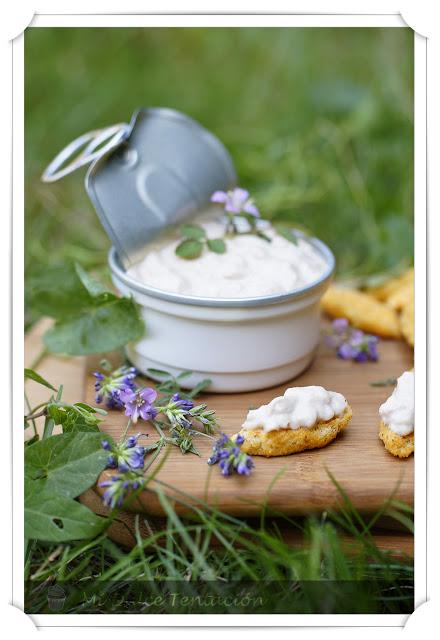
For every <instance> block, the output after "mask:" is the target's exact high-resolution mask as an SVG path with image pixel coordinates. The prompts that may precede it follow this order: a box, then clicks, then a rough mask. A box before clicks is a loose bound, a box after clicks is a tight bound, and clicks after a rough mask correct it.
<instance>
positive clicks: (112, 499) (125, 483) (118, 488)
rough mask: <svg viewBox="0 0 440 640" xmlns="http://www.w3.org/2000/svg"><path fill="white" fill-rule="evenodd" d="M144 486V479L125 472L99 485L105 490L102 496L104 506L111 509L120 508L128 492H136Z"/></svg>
mask: <svg viewBox="0 0 440 640" xmlns="http://www.w3.org/2000/svg"><path fill="white" fill-rule="evenodd" d="M143 484H144V478H143V477H142V476H139V475H138V474H136V473H134V472H130V471H129V472H127V473H124V474H119V475H117V476H112V477H111V478H110V480H105V481H104V482H101V483H100V484H99V486H100V487H102V488H104V489H106V491H104V494H103V496H102V499H103V501H104V504H105V505H106V506H107V507H110V508H111V509H114V508H115V507H121V506H122V504H123V502H124V499H125V498H126V497H127V494H128V493H129V492H130V491H136V490H137V489H139V488H140V487H142V486H143Z"/></svg>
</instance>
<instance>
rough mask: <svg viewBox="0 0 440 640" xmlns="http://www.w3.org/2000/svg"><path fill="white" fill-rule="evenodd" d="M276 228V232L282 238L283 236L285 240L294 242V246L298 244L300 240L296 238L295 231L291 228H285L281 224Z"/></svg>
mask: <svg viewBox="0 0 440 640" xmlns="http://www.w3.org/2000/svg"><path fill="white" fill-rule="evenodd" d="M274 226H275V230H276V231H277V233H278V234H279V235H280V236H283V238H285V239H286V240H288V241H289V242H292V244H298V238H297V237H296V235H295V232H294V230H293V229H291V228H290V227H285V226H284V225H281V224H276V225H274Z"/></svg>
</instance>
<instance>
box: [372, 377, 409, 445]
mask: <svg viewBox="0 0 440 640" xmlns="http://www.w3.org/2000/svg"><path fill="white" fill-rule="evenodd" d="M379 415H380V417H381V418H382V421H383V423H384V424H385V425H386V426H387V427H388V428H389V429H391V430H392V431H394V433H397V434H398V435H399V436H407V435H408V434H409V433H412V432H413V431H414V371H405V373H402V375H401V376H400V378H398V379H397V385H396V387H395V389H394V391H393V393H392V394H391V395H390V397H389V398H388V400H387V401H386V402H384V403H383V404H382V405H381V406H380V408H379Z"/></svg>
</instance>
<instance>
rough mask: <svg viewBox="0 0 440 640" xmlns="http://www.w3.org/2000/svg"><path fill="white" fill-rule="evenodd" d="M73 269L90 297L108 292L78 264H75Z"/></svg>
mask: <svg viewBox="0 0 440 640" xmlns="http://www.w3.org/2000/svg"><path fill="white" fill-rule="evenodd" d="M75 271H76V273H77V274H78V278H79V279H80V281H81V283H82V284H83V286H84V288H85V289H86V290H87V291H88V293H89V294H90V295H91V296H92V298H96V297H97V296H100V295H102V294H106V293H109V291H107V289H106V288H105V287H104V285H102V284H101V283H100V282H98V281H97V280H94V279H93V278H92V277H91V276H89V274H88V273H87V271H85V270H84V269H83V268H82V266H81V265H80V264H75Z"/></svg>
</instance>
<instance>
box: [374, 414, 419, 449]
mask: <svg viewBox="0 0 440 640" xmlns="http://www.w3.org/2000/svg"><path fill="white" fill-rule="evenodd" d="M379 438H380V439H381V440H382V442H383V443H384V445H385V449H386V450H387V451H389V452H390V453H391V454H392V455H393V456H396V457H397V458H408V457H409V456H410V455H411V454H412V453H414V432H413V433H409V434H408V435H407V436H399V434H398V433H395V432H394V431H393V430H392V429H390V428H389V427H388V426H387V425H386V424H385V423H384V422H383V420H381V421H380V425H379Z"/></svg>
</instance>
